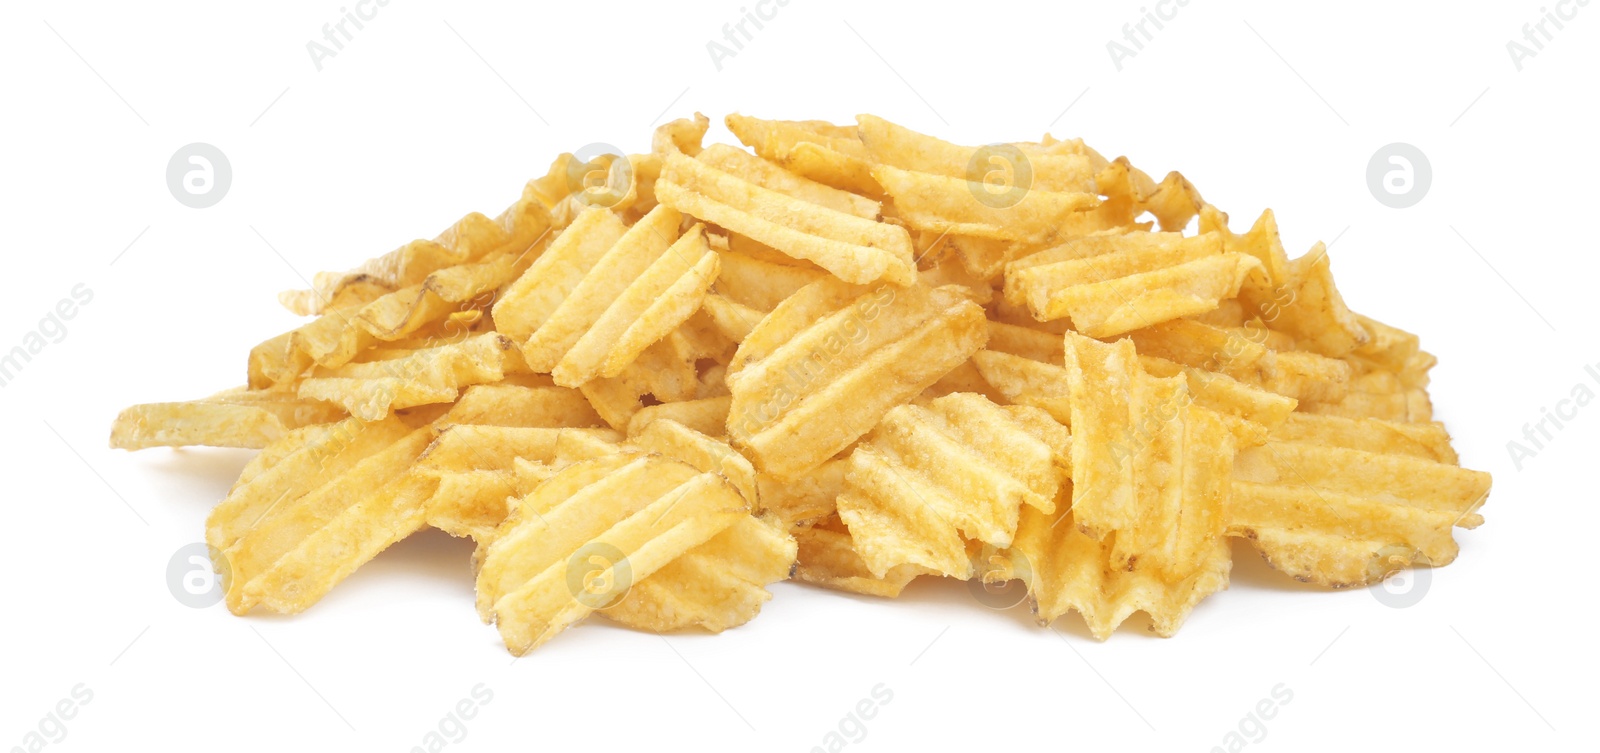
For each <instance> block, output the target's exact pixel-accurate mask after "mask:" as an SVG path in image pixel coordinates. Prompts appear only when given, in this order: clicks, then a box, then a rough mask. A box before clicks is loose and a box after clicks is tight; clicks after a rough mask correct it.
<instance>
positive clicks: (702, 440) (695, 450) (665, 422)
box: [628, 418, 761, 513]
mask: <svg viewBox="0 0 1600 753" xmlns="http://www.w3.org/2000/svg"><path fill="white" fill-rule="evenodd" d="M718 433H719V434H720V433H721V432H718ZM628 443H629V444H632V445H633V446H635V447H638V448H639V449H641V450H644V451H646V452H658V453H661V454H662V455H665V456H667V457H669V458H672V459H673V460H681V461H683V462H685V463H688V464H689V465H691V466H694V467H695V468H696V469H697V470H700V471H703V472H705V473H715V474H717V475H718V476H721V477H723V478H725V479H727V480H728V482H729V483H731V484H733V488H735V489H738V490H739V494H741V495H743V496H744V498H745V501H746V502H748V503H749V505H750V511H751V512H753V513H759V512H761V496H760V495H759V494H758V493H757V490H756V469H755V467H754V466H752V465H751V464H750V461H749V460H746V459H745V457H744V456H743V455H740V454H739V453H738V451H736V450H734V449H733V448H732V447H730V446H729V445H728V443H727V442H723V441H721V440H719V439H714V438H712V437H710V436H708V435H706V434H703V433H701V432H698V431H695V430H694V429H691V428H689V427H687V426H684V425H683V424H680V423H678V422H677V421H674V420H672V419H670V418H661V419H657V420H654V421H650V422H648V423H646V424H645V425H644V427H643V428H642V429H641V430H640V431H639V432H638V433H636V434H630V435H629V436H628Z"/></svg>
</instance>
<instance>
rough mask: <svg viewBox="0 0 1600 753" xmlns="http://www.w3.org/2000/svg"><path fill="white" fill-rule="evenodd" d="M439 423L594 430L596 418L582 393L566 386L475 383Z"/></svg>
mask: <svg viewBox="0 0 1600 753" xmlns="http://www.w3.org/2000/svg"><path fill="white" fill-rule="evenodd" d="M440 423H441V424H446V425H448V424H489V425H493V426H527V427H535V426H545V427H563V426H565V427H571V428H574V429H581V428H589V427H598V426H600V425H601V421H600V416H599V415H598V414H596V413H595V412H594V408H593V407H591V406H590V405H589V401H588V400H585V399H584V397H583V393H581V392H579V391H577V390H575V389H572V388H570V387H555V386H549V387H543V386H539V387H529V386H523V385H519V384H512V383H508V382H500V383H495V384H477V385H473V386H471V387H468V388H466V390H464V391H462V393H461V398H460V399H459V400H457V401H456V402H455V404H454V405H452V406H450V411H449V412H448V413H447V414H445V416H444V417H443V418H442V419H440Z"/></svg>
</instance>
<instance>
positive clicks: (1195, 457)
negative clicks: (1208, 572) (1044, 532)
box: [1066, 334, 1234, 581]
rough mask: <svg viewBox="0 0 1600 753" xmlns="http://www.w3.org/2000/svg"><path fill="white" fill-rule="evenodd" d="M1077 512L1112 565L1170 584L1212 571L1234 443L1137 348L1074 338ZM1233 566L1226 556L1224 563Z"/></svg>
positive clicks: (1070, 353) (1070, 359) (1070, 341)
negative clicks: (1104, 545) (1143, 363)
mask: <svg viewBox="0 0 1600 753" xmlns="http://www.w3.org/2000/svg"><path fill="white" fill-rule="evenodd" d="M1066 363H1067V376H1068V381H1069V384H1070V389H1071V401H1072V421H1071V427H1072V488H1073V494H1072V509H1073V518H1074V521H1075V522H1076V524H1077V525H1078V527H1079V528H1080V529H1081V530H1083V532H1084V533H1086V534H1088V535H1089V536H1090V537H1091V538H1094V539H1096V540H1099V541H1106V540H1109V541H1110V542H1111V549H1110V554H1111V565H1112V566H1113V567H1115V568H1119V569H1126V570H1130V571H1131V570H1134V569H1138V568H1149V569H1152V570H1154V571H1156V572H1158V573H1161V574H1162V575H1163V576H1164V577H1166V578H1167V579H1168V580H1169V581H1171V580H1174V579H1177V578H1182V577H1186V576H1188V575H1189V574H1191V573H1193V572H1196V571H1198V570H1201V569H1205V568H1207V567H1209V565H1208V564H1207V560H1208V559H1209V558H1213V557H1215V556H1216V554H1215V552H1214V551H1213V549H1212V547H1211V546H1210V545H1211V544H1212V543H1215V542H1216V541H1218V540H1220V538H1221V534H1222V531H1223V529H1224V527H1225V526H1226V525H1227V521H1228V518H1227V516H1228V506H1227V498H1228V479H1229V477H1230V470H1229V469H1230V467H1231V464H1232V462H1233V454H1234V442H1233V438H1232V436H1231V435H1230V434H1229V433H1228V430H1227V426H1226V424H1225V423H1224V422H1223V421H1222V420H1221V418H1220V417H1218V416H1217V415H1216V414H1215V413H1213V412H1211V411H1209V410H1207V409H1205V408H1201V407H1199V406H1197V405H1195V404H1194V402H1193V398H1192V397H1191V396H1190V394H1189V391H1188V387H1187V379H1186V377H1184V376H1177V377H1170V378H1159V377H1152V376H1149V375H1147V374H1146V373H1144V371H1143V369H1142V368H1141V367H1140V365H1139V363H1138V361H1137V358H1136V356H1135V353H1134V348H1133V344H1132V342H1130V341H1128V340H1121V341H1118V342H1117V344H1115V345H1108V344H1105V343H1099V342H1096V341H1094V340H1090V339H1089V338H1086V337H1083V336H1081V335H1070V334H1069V335H1067V339H1066ZM1222 556H1223V557H1224V558H1226V556H1227V555H1226V550H1225V549H1224V551H1223V555H1222Z"/></svg>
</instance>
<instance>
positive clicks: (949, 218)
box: [872, 165, 1100, 243]
mask: <svg viewBox="0 0 1600 753" xmlns="http://www.w3.org/2000/svg"><path fill="white" fill-rule="evenodd" d="M872 177H873V178H874V179H875V180H877V181H878V183H879V184H880V185H882V186H883V189H884V191H885V192H886V193H888V194H889V196H890V197H892V198H893V199H894V208H895V213H896V215H897V216H899V217H901V218H903V219H904V220H905V221H906V222H907V223H908V224H910V225H911V226H912V227H915V228H919V229H922V230H931V231H934V232H937V233H950V234H953V235H960V236H971V237H976V238H988V239H991V240H1002V241H1026V242H1033V243H1039V242H1044V241H1048V240H1050V239H1051V238H1054V237H1056V236H1057V234H1058V233H1059V232H1060V230H1061V228H1062V226H1063V225H1064V224H1065V223H1066V221H1067V218H1068V217H1070V216H1071V215H1073V214H1074V213H1077V212H1081V211H1083V210H1086V209H1092V208H1094V207H1095V206H1097V205H1098V204H1099V203H1100V198H1099V197H1098V196H1095V195H1094V194H1092V193H1062V192H1058V191H1041V190H1037V189H1035V190H1020V191H1019V193H1020V195H1021V198H1019V199H1018V200H1016V201H1010V200H996V199H990V198H987V197H989V196H991V195H992V194H990V193H989V191H990V189H989V188H988V187H987V185H986V184H984V183H980V182H978V181H974V180H968V179H966V178H956V177H949V176H945V175H936V174H934V173H923V172H913V171H910V170H901V169H899V168H897V167H891V166H889V165H877V166H875V167H873V168H872ZM1017 188H1018V187H1016V186H1011V187H1010V189H1012V190H1016V189H1017Z"/></svg>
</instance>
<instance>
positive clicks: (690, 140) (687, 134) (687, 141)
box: [650, 112, 711, 157]
mask: <svg viewBox="0 0 1600 753" xmlns="http://www.w3.org/2000/svg"><path fill="white" fill-rule="evenodd" d="M710 129H711V119H710V118H707V117H706V116H704V115H701V114H700V113H698V112H697V113H695V114H694V117H693V118H678V119H677V120H670V121H667V122H666V123H663V124H661V126H660V127H658V128H656V130H655V133H654V134H651V137H650V150H651V151H653V152H655V153H656V154H663V155H664V154H671V153H672V152H682V153H683V154H687V155H689V156H690V157H693V156H695V155H697V154H699V153H700V149H701V146H700V144H701V142H702V141H703V140H704V139H705V137H706V131H708V130H710Z"/></svg>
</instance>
